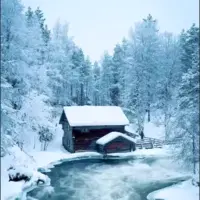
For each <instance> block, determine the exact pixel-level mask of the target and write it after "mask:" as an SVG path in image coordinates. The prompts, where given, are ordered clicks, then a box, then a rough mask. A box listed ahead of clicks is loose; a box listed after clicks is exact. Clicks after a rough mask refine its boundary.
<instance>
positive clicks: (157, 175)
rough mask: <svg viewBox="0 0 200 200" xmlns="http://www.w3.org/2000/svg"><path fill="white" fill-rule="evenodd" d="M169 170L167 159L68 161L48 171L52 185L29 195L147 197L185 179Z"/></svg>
mask: <svg viewBox="0 0 200 200" xmlns="http://www.w3.org/2000/svg"><path fill="white" fill-rule="evenodd" d="M170 166H171V167H170ZM172 169H173V166H172V163H170V162H169V161H168V160H159V161H158V160H154V159H148V160H147V159H145V160H140V161H139V160H137V161H134V160H126V161H122V160H121V161H120V160H118V161H117V160H110V161H108V160H107V161H105V160H104V161H103V160H79V161H71V162H66V163H62V164H60V165H58V166H56V167H55V168H54V169H52V171H51V172H49V173H47V175H48V176H49V177H50V178H51V186H52V188H43V189H42V188H39V189H35V190H34V191H32V192H30V193H29V195H30V196H31V197H34V198H36V199H39V200H48V199H51V200H146V196H147V195H148V194H149V193H150V192H152V191H154V190H157V189H160V188H163V187H166V186H169V185H172V184H173V183H176V182H179V181H181V180H182V179H184V177H181V175H180V174H178V173H177V172H175V169H174V170H172ZM49 189H53V190H52V191H51V195H49V192H48V193H47V190H48V191H49Z"/></svg>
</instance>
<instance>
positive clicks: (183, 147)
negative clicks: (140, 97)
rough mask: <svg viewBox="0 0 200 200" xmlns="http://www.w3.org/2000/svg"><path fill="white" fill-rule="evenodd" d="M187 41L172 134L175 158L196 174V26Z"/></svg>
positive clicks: (197, 35)
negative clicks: (176, 155)
mask: <svg viewBox="0 0 200 200" xmlns="http://www.w3.org/2000/svg"><path fill="white" fill-rule="evenodd" d="M187 44H188V46H185V48H186V49H184V52H187V53H188V54H185V56H186V58H184V59H183V57H182V62H183V66H185V68H184V71H186V72H185V73H184V74H183V76H182V81H181V84H180V89H179V93H178V110H177V113H176V120H175V125H176V126H175V127H176V133H174V137H179V138H182V140H181V142H179V144H178V148H176V150H177V151H178V158H181V160H184V161H185V164H187V165H190V164H193V173H196V163H197V162H199V28H197V27H195V26H194V25H193V26H192V27H191V28H190V29H189V30H188V31H187ZM186 68H187V70H186ZM177 132H178V134H177Z"/></svg>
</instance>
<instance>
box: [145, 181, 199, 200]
mask: <svg viewBox="0 0 200 200" xmlns="http://www.w3.org/2000/svg"><path fill="white" fill-rule="evenodd" d="M147 199H148V200H156V199H164V200H179V199H180V200H199V187H195V186H194V185H192V182H191V180H188V181H184V182H182V183H180V184H177V185H173V186H171V187H167V188H165V189H161V190H157V191H155V192H152V193H150V194H149V195H148V196H147Z"/></svg>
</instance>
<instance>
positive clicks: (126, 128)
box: [124, 124, 138, 136]
mask: <svg viewBox="0 0 200 200" xmlns="http://www.w3.org/2000/svg"><path fill="white" fill-rule="evenodd" d="M124 129H125V131H126V132H128V133H130V134H132V135H135V136H138V133H137V132H136V130H135V129H134V127H133V125H132V124H129V125H126V126H125V127H124Z"/></svg>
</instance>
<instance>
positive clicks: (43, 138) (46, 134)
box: [38, 127, 53, 151]
mask: <svg viewBox="0 0 200 200" xmlns="http://www.w3.org/2000/svg"><path fill="white" fill-rule="evenodd" d="M38 134H39V140H40V142H41V144H42V147H41V148H42V149H41V150H44V151H45V150H47V146H48V144H49V143H50V142H51V141H52V140H53V133H52V132H51V131H50V130H49V128H45V127H42V128H41V130H40V131H39V133H38Z"/></svg>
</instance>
